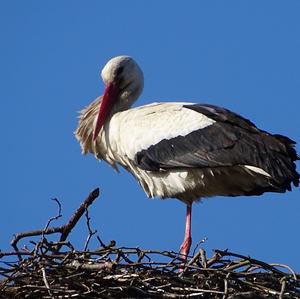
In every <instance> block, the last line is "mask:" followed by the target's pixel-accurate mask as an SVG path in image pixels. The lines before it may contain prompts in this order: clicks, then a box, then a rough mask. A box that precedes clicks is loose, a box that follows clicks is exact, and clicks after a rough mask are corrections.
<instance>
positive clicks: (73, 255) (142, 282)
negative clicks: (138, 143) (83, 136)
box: [0, 189, 300, 299]
mask: <svg viewBox="0 0 300 299" xmlns="http://www.w3.org/2000/svg"><path fill="white" fill-rule="evenodd" d="M98 194H99V190H98V189H96V190H94V191H93V192H91V193H90V194H89V196H88V197H87V198H86V199H85V200H84V201H83V203H82V204H81V206H80V207H79V208H78V210H77V211H76V212H75V213H74V214H73V216H72V217H71V219H70V220H69V221H68V222H67V224H65V225H63V226H60V227H52V228H51V227H49V226H50V224H51V223H52V222H53V221H55V220H56V219H58V218H59V217H61V206H60V203H59V202H58V201H57V203H58V206H59V210H58V213H57V216H55V217H52V218H50V220H49V221H48V222H47V225H46V226H45V228H44V229H43V230H36V231H31V232H25V233H20V234H17V235H16V236H15V238H14V239H13V241H12V246H13V248H14V251H12V252H0V298H222V299H246V298H247V299H254V298H255V299H260V298H279V299H284V298H300V276H299V275H297V274H296V273H295V272H294V271H293V270H292V269H291V268H290V267H289V266H286V265H282V264H268V263H265V262H262V261H259V260H256V259H253V258H251V257H247V256H245V255H241V254H237V253H233V252H229V251H227V250H215V253H214V255H213V256H212V257H211V258H207V256H206V253H205V251H204V249H203V248H200V249H199V250H198V252H196V253H194V254H193V256H191V257H189V258H188V261H187V262H186V264H185V265H183V264H182V262H183V261H182V259H181V258H180V256H179V254H178V253H177V252H173V251H159V250H145V249H141V248H128V247H116V244H115V242H114V241H112V242H111V243H110V245H108V246H106V245H104V244H103V243H102V241H101V240H100V238H99V236H97V239H98V240H99V243H100V247H99V248H98V249H96V250H88V244H89V241H90V239H91V238H92V237H93V236H94V235H95V234H96V230H93V229H92V227H91V223H90V220H91V219H90V217H89V214H88V206H90V205H91V204H92V203H93V201H94V200H95V199H96V198H97V196H98ZM84 213H85V217H86V224H87V228H88V236H87V238H86V241H85V244H84V250H81V251H80V250H75V249H74V248H73V246H72V244H71V243H70V242H68V241H67V238H68V236H69V234H70V232H71V231H72V229H73V228H74V227H75V226H76V223H77V222H78V220H79V219H80V218H81V217H82V215H83V214H84ZM57 232H58V233H60V234H61V235H60V236H59V237H58V240H57V241H56V242H48V240H47V238H46V236H47V235H48V234H53V233H57ZM32 236H42V237H41V238H40V240H39V241H38V242H32V241H31V240H29V243H33V244H34V249H33V250H29V249H28V248H27V249H22V250H19V249H18V247H17V244H18V241H19V240H21V239H24V238H30V237H32ZM201 242H202V241H201ZM201 242H200V243H201ZM12 257H18V260H16V261H11V259H12ZM180 270H181V271H180Z"/></svg>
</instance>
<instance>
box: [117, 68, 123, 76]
mask: <svg viewBox="0 0 300 299" xmlns="http://www.w3.org/2000/svg"><path fill="white" fill-rule="evenodd" d="M123 71H124V66H120V67H119V68H118V69H117V72H116V75H117V76H119V75H121V73H122V72H123Z"/></svg>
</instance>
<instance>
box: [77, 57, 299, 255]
mask: <svg viewBox="0 0 300 299" xmlns="http://www.w3.org/2000/svg"><path fill="white" fill-rule="evenodd" d="M101 76H102V79H103V81H104V84H105V86H106V88H105V91H104V95H103V96H101V97H98V98H97V99H96V100H95V101H94V102H92V103H91V104H90V105H89V106H88V107H87V108H85V109H84V110H82V112H81V115H80V120H79V126H78V128H77V130H76V132H75V134H76V137H77V139H78V140H79V141H80V145H81V148H82V152H83V153H84V154H86V153H92V154H94V155H95V157H96V158H97V159H99V160H104V161H106V162H107V163H109V164H110V165H111V166H112V167H113V168H117V165H120V166H122V167H124V168H125V169H126V170H127V171H129V172H130V173H131V174H132V175H133V176H134V177H135V178H136V179H137V181H138V182H139V184H140V185H141V186H142V188H143V189H144V191H145V192H146V194H147V195H148V197H160V198H177V199H179V200H181V201H183V202H184V203H185V204H186V205H187V212H186V229H185V237H184V241H183V243H182V245H181V247H180V253H181V254H182V256H183V258H184V259H186V256H187V255H188V253H189V250H190V246H191V209H192V203H193V202H194V201H197V200H200V199H201V198H204V197H211V196H216V195H221V196H239V195H260V194H263V193H264V192H285V191H286V190H291V183H293V184H294V186H298V184H299V178H300V175H299V173H297V171H296V165H295V161H296V160H298V159H299V156H298V155H297V153H296V151H295V149H294V145H295V142H294V141H293V140H291V139H289V138H288V137H285V136H282V135H273V134H270V133H267V132H265V131H262V130H260V129H258V128H257V127H256V126H255V125H254V124H253V123H252V122H251V121H249V120H247V119H245V118H243V117H242V116H240V115H238V114H236V113H234V112H231V111H229V110H227V109H224V108H220V107H216V106H213V105H207V104H194V103H169V102H168V103H153V104H150V105H145V106H141V107H136V108H131V105H132V104H133V103H134V102H135V101H136V100H137V98H138V97H139V95H140V94H141V92H142V89H143V84H144V78H143V73H142V71H141V69H140V68H139V66H138V65H137V63H136V62H135V61H134V60H133V59H132V58H131V57H128V56H118V57H115V58H113V59H111V60H109V61H108V62H107V64H106V65H105V67H104V68H103V70H102V73H101ZM99 107H100V108H99Z"/></svg>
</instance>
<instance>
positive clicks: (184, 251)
mask: <svg viewBox="0 0 300 299" xmlns="http://www.w3.org/2000/svg"><path fill="white" fill-rule="evenodd" d="M191 218H192V204H188V205H187V207H186V222H185V235H184V240H183V243H182V244H181V246H180V254H181V255H182V256H183V258H184V259H185V260H186V258H187V255H188V254H189V251H190V248H191V244H192V237H191Z"/></svg>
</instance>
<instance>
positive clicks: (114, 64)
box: [93, 56, 144, 140]
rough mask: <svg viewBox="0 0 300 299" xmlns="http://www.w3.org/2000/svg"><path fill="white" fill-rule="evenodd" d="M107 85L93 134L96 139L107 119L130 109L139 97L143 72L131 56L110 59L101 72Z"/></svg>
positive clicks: (142, 83)
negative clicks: (118, 112) (113, 114)
mask: <svg viewBox="0 0 300 299" xmlns="http://www.w3.org/2000/svg"><path fill="white" fill-rule="evenodd" d="M101 77H102V79H103V82H104V84H105V86H106V88H105V91H104V94H103V97H102V101H101V102H100V107H99V113H98V116H97V120H96V125H95V129H94V134H93V140H95V139H96V138H97V136H98V134H99V131H100V130H101V128H102V127H103V125H104V123H105V120H106V119H107V118H108V117H109V116H110V115H111V114H112V113H114V112H117V111H122V110H126V109H128V108H129V107H130V106H131V105H132V104H133V103H134V102H135V101H136V100H137V98H138V97H139V95H140V94H141V92H142V90H143V86H144V76H143V72H142V70H141V69H140V67H139V66H138V65H137V63H136V62H135V61H134V60H133V59H132V58H131V57H129V56H117V57H114V58H112V59H111V60H109V61H108V62H107V63H106V65H105V66H104V68H103V69H102V72H101Z"/></svg>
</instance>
